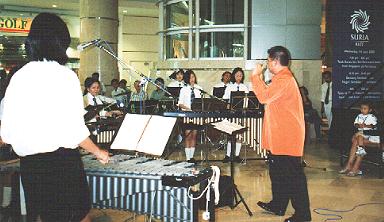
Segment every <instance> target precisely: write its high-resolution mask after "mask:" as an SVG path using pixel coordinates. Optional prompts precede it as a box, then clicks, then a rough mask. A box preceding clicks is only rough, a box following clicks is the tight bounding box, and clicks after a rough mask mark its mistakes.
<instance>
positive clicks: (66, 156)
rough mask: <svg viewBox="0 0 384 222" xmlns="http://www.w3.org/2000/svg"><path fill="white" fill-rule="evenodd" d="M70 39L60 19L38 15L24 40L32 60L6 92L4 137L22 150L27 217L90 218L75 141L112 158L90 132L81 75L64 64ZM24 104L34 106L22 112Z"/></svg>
mask: <svg viewBox="0 0 384 222" xmlns="http://www.w3.org/2000/svg"><path fill="white" fill-rule="evenodd" d="M70 41H71V38H70V35H69V31H68V28H67V26H66V24H65V23H64V21H63V20H62V19H60V18H59V17H58V16H56V15H54V14H50V13H40V14H39V15H37V16H36V17H35V18H34V19H33V21H32V24H31V28H30V32H29V34H28V37H27V39H26V41H25V49H26V52H27V55H28V59H29V60H30V62H29V63H27V64H26V65H25V66H23V67H22V68H21V69H20V70H19V71H17V72H16V73H15V74H14V76H13V77H12V80H11V82H10V84H9V86H8V88H7V92H6V94H5V97H4V110H3V116H2V120H1V128H2V130H1V137H2V139H3V140H4V142H6V143H8V144H11V145H12V147H13V149H14V151H15V152H16V153H17V154H18V155H19V156H20V175H21V181H22V184H23V187H24V191H25V192H24V195H25V200H26V208H27V221H36V220H37V217H38V216H40V219H41V220H42V221H91V220H90V217H89V216H88V212H89V210H90V208H91V205H90V196H89V189H88V183H87V180H86V177H85V172H84V167H83V163H82V161H81V157H80V154H79V151H78V149H77V147H78V146H80V147H82V148H84V149H85V150H87V151H89V152H90V153H93V154H94V155H95V156H96V158H97V159H98V160H99V161H100V162H102V163H107V162H108V161H109V154H108V152H107V151H105V150H102V149H100V148H99V147H98V146H97V145H95V144H94V143H93V142H92V141H91V140H90V138H89V137H88V136H89V131H88V128H87V127H86V125H85V123H84V119H83V114H84V107H83V100H82V96H81V88H80V82H79V79H78V78H77V76H76V73H74V72H73V71H72V70H70V69H69V68H67V67H65V66H64V64H65V63H66V62H67V60H68V57H67V55H66V50H67V48H68V47H69V44H70ZM58 84H59V85H60V89H61V90H58V88H57V86H58ZM20 92H26V93H20ZM46 92H55V93H46ZM36 98H38V99H36ZM50 103H51V104H50ZM26 107H35V108H33V109H28V113H27V114H25V115H20V111H22V110H25V108H26ZM36 107H38V108H36Z"/></svg>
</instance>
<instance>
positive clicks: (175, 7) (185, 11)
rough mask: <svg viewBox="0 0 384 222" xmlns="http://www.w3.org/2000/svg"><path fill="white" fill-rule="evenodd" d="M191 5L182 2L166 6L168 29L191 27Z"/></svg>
mask: <svg viewBox="0 0 384 222" xmlns="http://www.w3.org/2000/svg"><path fill="white" fill-rule="evenodd" d="M189 7H190V6H189V3H188V1H181V2H178V3H174V4H170V5H167V6H166V13H167V16H166V28H175V27H189Z"/></svg>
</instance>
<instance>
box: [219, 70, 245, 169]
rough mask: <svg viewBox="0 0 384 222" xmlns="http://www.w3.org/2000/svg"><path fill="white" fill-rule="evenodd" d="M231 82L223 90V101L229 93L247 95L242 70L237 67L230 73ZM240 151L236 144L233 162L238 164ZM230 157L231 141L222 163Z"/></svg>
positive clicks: (239, 146)
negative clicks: (243, 93) (239, 92)
mask: <svg viewBox="0 0 384 222" xmlns="http://www.w3.org/2000/svg"><path fill="white" fill-rule="evenodd" d="M231 82H232V84H229V85H228V86H227V88H226V89H225V93H224V96H223V99H230V97H231V92H234V91H242V92H245V93H249V89H248V87H247V86H246V85H245V84H244V71H243V69H242V68H240V67H237V68H235V69H234V70H233V71H232V76H231ZM240 150H241V143H240V142H236V152H235V159H234V160H235V162H238V163H239V162H241V158H240ZM230 156H231V141H228V144H227V153H226V155H225V158H224V159H223V162H224V163H227V162H229V160H230Z"/></svg>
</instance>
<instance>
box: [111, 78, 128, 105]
mask: <svg viewBox="0 0 384 222" xmlns="http://www.w3.org/2000/svg"><path fill="white" fill-rule="evenodd" d="M111 86H112V87H113V90H112V92H111V96H112V98H113V99H115V100H116V101H118V103H123V104H125V103H124V102H125V101H126V98H125V97H126V96H127V94H126V91H125V90H124V89H122V88H120V87H119V80H118V79H112V80H111Z"/></svg>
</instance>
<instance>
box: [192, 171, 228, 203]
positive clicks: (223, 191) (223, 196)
mask: <svg viewBox="0 0 384 222" xmlns="http://www.w3.org/2000/svg"><path fill="white" fill-rule="evenodd" d="M207 183H208V181H204V182H202V183H200V191H203V190H204V188H205V187H207ZM233 190H234V189H233V181H232V178H231V177H230V176H220V181H219V193H220V200H219V203H218V204H217V205H216V206H215V208H218V207H225V206H231V205H232V201H233ZM211 192H214V190H212V188H211ZM198 201H199V208H200V209H201V210H205V209H206V206H205V204H206V203H207V199H206V194H204V195H203V196H202V197H201V198H200V199H199V200H198Z"/></svg>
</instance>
